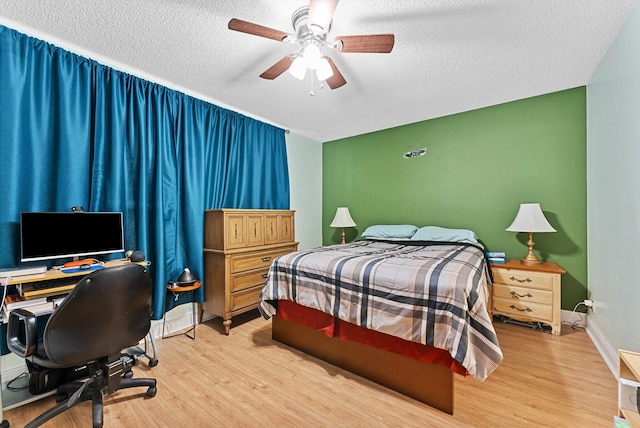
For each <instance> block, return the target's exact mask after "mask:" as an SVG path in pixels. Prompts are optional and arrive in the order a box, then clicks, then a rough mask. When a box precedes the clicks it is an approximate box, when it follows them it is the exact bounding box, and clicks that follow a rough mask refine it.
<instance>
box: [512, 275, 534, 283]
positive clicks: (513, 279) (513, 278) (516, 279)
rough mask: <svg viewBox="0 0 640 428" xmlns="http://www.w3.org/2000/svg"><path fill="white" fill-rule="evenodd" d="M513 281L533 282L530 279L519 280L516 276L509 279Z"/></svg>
mask: <svg viewBox="0 0 640 428" xmlns="http://www.w3.org/2000/svg"><path fill="white" fill-rule="evenodd" d="M509 279H510V280H511V281H518V282H531V279H530V278H526V279H518V278H516V277H515V276H512V277H511V278H509Z"/></svg>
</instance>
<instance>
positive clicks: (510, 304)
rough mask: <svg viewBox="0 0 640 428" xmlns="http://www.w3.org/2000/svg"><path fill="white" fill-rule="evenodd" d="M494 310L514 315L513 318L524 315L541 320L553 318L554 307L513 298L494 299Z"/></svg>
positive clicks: (524, 316)
mask: <svg viewBox="0 0 640 428" xmlns="http://www.w3.org/2000/svg"><path fill="white" fill-rule="evenodd" d="M493 310H494V311H496V312H500V313H502V314H506V315H509V316H513V318H516V319H517V318H518V317H523V318H527V319H529V318H531V319H536V320H540V321H552V320H553V307H552V306H551V305H543V304H541V303H532V302H523V301H516V300H513V299H498V298H495V297H494V299H493Z"/></svg>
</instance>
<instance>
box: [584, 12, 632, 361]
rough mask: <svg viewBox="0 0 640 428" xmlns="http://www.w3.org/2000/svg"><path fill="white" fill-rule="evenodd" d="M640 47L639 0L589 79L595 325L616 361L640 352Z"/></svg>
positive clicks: (589, 217)
mask: <svg viewBox="0 0 640 428" xmlns="http://www.w3.org/2000/svg"><path fill="white" fill-rule="evenodd" d="M639 52H640V4H636V5H635V7H634V8H633V10H632V11H631V14H630V16H629V18H628V20H627V22H626V23H625V25H624V27H623V28H622V30H621V32H620V34H619V35H618V37H617V39H616V41H615V42H614V44H613V45H612V46H611V48H610V49H609V51H608V52H607V54H606V55H605V57H604V58H603V60H602V62H601V63H600V65H599V66H598V68H597V70H596V72H595V73H594V75H593V77H592V79H591V81H590V82H589V84H588V85H587V236H588V242H589V245H588V277H589V293H590V299H592V300H593V301H594V310H593V313H592V315H591V316H590V318H589V325H592V327H593V328H594V330H595V331H596V332H598V333H599V336H600V339H601V340H602V341H603V342H604V343H601V345H602V344H604V345H607V346H608V347H609V349H608V353H607V352H605V353H606V354H607V355H608V356H609V359H611V358H615V352H616V351H617V349H618V348H624V349H629V350H632V351H638V352H640V333H639V332H638V326H639V325H640V271H639V270H638V266H640V55H639ZM605 351H606V350H605ZM602 352H603V349H601V353H602ZM611 354H613V356H612V355H611ZM603 356H605V359H607V358H606V355H603ZM608 362H610V361H608ZM609 366H610V367H611V364H609Z"/></svg>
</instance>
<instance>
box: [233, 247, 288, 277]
mask: <svg viewBox="0 0 640 428" xmlns="http://www.w3.org/2000/svg"><path fill="white" fill-rule="evenodd" d="M291 251H294V249H292V248H291V247H286V248H279V249H277V250H273V251H261V252H256V253H250V254H244V255H238V256H235V255H234V256H232V257H231V273H237V272H245V271H248V270H252V269H264V268H268V267H269V266H271V262H273V259H275V258H276V257H278V256H281V255H283V254H287V253H290V252H291Z"/></svg>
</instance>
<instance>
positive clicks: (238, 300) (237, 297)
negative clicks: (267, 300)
mask: <svg viewBox="0 0 640 428" xmlns="http://www.w3.org/2000/svg"><path fill="white" fill-rule="evenodd" d="M261 292H262V286H258V287H255V288H249V289H246V290H242V291H240V292H236V293H232V294H231V311H232V312H234V311H237V310H240V309H244V308H247V307H248V306H252V305H254V306H256V307H257V306H258V302H259V301H260V293H261Z"/></svg>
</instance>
